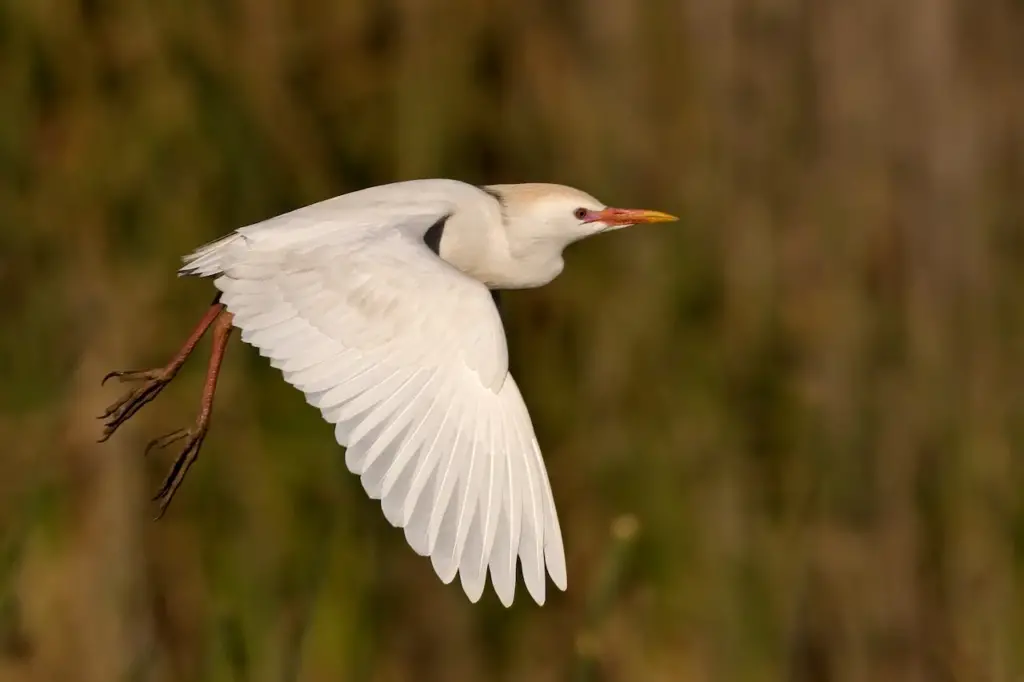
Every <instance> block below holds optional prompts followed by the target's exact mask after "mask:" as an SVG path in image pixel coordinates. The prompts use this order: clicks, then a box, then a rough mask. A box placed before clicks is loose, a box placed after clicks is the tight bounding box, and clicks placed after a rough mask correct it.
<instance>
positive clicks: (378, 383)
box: [101, 180, 676, 606]
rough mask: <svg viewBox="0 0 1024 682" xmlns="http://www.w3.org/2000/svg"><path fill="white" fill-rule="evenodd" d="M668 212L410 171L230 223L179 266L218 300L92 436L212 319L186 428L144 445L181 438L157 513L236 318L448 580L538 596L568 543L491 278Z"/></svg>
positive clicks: (147, 396)
mask: <svg viewBox="0 0 1024 682" xmlns="http://www.w3.org/2000/svg"><path fill="white" fill-rule="evenodd" d="M672 220H676V218H675V217H673V216H670V215H667V214H665V213H661V212H658V211H647V210H633V209H618V208H609V207H607V206H605V205H604V204H602V203H601V202H599V201H598V200H597V199H595V198H594V197H592V196H590V195H589V194H586V193H584V192H581V191H579V190H576V189H573V188H570V187H565V186H562V185H552V184H520V185H490V186H485V187H476V186H474V185H470V184H466V183H463V182H458V181H454V180H413V181H407V182H398V183H394V184H389V185H383V186H380V187H372V188H369V189H364V190H361V191H357V192H352V193H350V194H344V195H341V196H338V197H335V198H333V199H328V200H326V201H322V202H319V203H316V204H312V205H310V206H306V207H304V208H300V209H297V210H295V211H292V212H290V213H285V214H283V215H280V216H277V217H275V218H271V219H269V220H266V221H263V222H260V223H256V224H254V225H249V226H247V227H243V228H241V229H238V230H236V231H235V232H233V233H231V234H229V235H227V236H226V237H223V238H221V239H219V240H217V241H214V242H212V243H210V244H207V245H206V246H203V247H201V248H199V249H197V250H196V251H194V252H193V253H191V254H189V255H188V256H186V257H185V258H184V263H185V264H184V266H183V267H182V268H181V270H180V271H179V275H193V276H199V277H212V278H214V279H213V284H214V286H215V287H216V288H217V289H218V290H219V293H218V294H217V297H216V298H215V299H214V301H213V304H212V305H211V307H210V309H209V310H208V311H207V313H206V315H205V316H204V317H203V319H202V321H201V322H200V324H199V325H198V326H197V327H196V329H195V330H194V331H193V332H192V334H191V336H190V337H189V338H188V340H187V341H186V342H185V344H184V346H183V347H182V348H181V350H180V351H179V352H178V353H177V354H176V355H175V356H174V358H173V359H172V360H171V361H170V362H169V363H168V364H167V365H166V366H164V367H160V368H157V369H153V370H144V371H125V372H111V373H110V374H108V375H107V377H106V378H104V381H106V380H107V379H108V378H110V377H118V378H119V379H120V380H122V381H138V382H140V383H139V385H138V387H137V388H135V389H134V390H132V391H130V392H128V393H127V394H126V395H125V396H124V397H122V398H121V399H120V400H118V401H117V402H116V403H114V404H113V405H111V406H110V407H109V408H108V409H107V410H106V412H105V413H104V414H103V415H102V417H101V418H103V419H106V420H107V423H106V426H105V428H104V435H103V438H102V439H101V440H106V438H108V437H109V436H110V435H111V434H113V432H114V431H115V430H116V429H117V428H118V427H119V426H120V425H121V424H123V423H124V422H125V421H126V420H127V419H129V418H130V417H131V416H132V415H134V414H135V413H136V412H137V411H138V410H139V409H140V408H141V407H142V406H143V405H145V404H146V403H148V402H149V401H150V400H152V399H153V398H155V397H156V396H157V395H158V394H159V393H160V391H161V390H162V389H163V388H164V386H166V385H167V383H168V382H170V381H171V379H172V378H173V377H174V375H175V374H176V373H177V372H178V370H179V369H180V368H181V366H182V364H184V362H185V359H186V358H187V357H188V355H189V354H190V353H191V351H192V350H193V349H194V347H195V345H196V343H197V342H198V341H199V339H200V338H201V337H202V335H203V334H204V333H205V332H206V330H207V329H208V328H210V327H212V328H213V329H214V343H213V350H212V352H211V357H210V362H209V367H208V370H207V380H206V384H205V386H204V390H203V394H202V402H201V404H202V407H201V409H200V411H199V415H198V418H197V419H196V422H195V424H194V425H193V426H192V427H191V428H189V429H181V430H178V431H175V432H172V433H170V434H168V435H166V436H163V437H161V438H158V439H156V440H154V441H152V442H151V443H150V445H149V447H147V451H148V450H149V449H150V448H152V447H154V446H159V447H163V446H166V445H168V444H170V443H173V442H176V441H184V442H185V447H184V449H183V451H182V452H181V454H180V455H179V457H178V459H177V460H176V461H175V463H174V465H173V466H172V467H171V470H170V472H169V473H168V475H167V477H166V479H165V481H164V484H163V486H162V487H161V489H160V491H159V492H158V493H157V495H156V497H155V498H154V500H156V501H159V502H160V510H159V515H162V514H163V513H164V511H165V510H166V508H167V505H168V504H169V503H170V501H171V499H172V497H173V496H174V493H175V491H176V490H177V489H178V486H179V485H180V484H181V482H182V480H183V479H184V476H185V474H186V472H187V470H188V468H189V467H190V466H191V465H192V463H193V462H194V461H195V459H196V457H197V455H198V452H199V448H200V446H201V444H202V441H203V438H204V437H205V435H206V433H207V429H208V427H209V421H210V412H211V408H212V405H213V396H214V391H215V389H216V383H217V375H218V372H219V370H220V363H221V359H222V358H223V354H224V348H225V345H226V343H227V341H228V339H229V337H230V335H231V332H232V330H233V328H234V327H237V328H239V329H240V330H241V335H242V340H243V341H245V342H247V343H249V344H250V345H252V346H255V347H256V348H257V349H259V352H260V353H261V354H262V355H264V356H266V357H268V358H270V363H271V364H272V365H273V366H275V367H277V368H278V369H280V370H281V372H282V374H283V375H284V378H285V380H286V381H287V382H288V383H290V384H291V385H293V386H295V387H296V388H298V389H299V390H300V391H302V392H303V393H304V394H305V397H306V400H307V402H309V404H311V405H312V406H314V407H316V408H318V409H319V410H320V412H321V414H322V415H323V418H324V419H325V420H326V421H327V422H329V423H331V424H334V425H335V427H334V435H335V438H336V439H337V441H338V443H339V444H340V445H342V446H345V448H346V452H345V463H346V465H347V466H348V468H349V470H350V471H352V472H353V473H355V474H357V475H359V476H360V478H361V481H362V484H363V487H364V489H365V490H366V492H367V494H368V495H369V496H370V497H371V498H372V499H374V500H380V502H381V507H382V509H383V512H384V515H385V516H386V517H387V520H388V521H389V522H390V523H391V524H392V525H394V526H396V527H399V528H403V529H404V530H405V537H406V539H407V540H408V543H409V545H410V546H411V547H412V548H413V550H415V551H416V552H417V553H418V554H420V555H422V556H429V557H430V559H431V562H432V564H433V567H434V570H435V571H436V572H437V575H438V576H439V577H440V578H441V580H442V581H444V582H445V583H450V582H451V581H452V580H453V579H454V578H455V575H456V573H458V574H459V576H460V579H461V582H462V587H463V589H464V590H465V592H466V594H467V595H468V597H469V599H470V600H471V601H473V602H476V601H477V600H478V599H479V598H480V596H481V594H482V593H483V589H484V584H485V582H486V578H487V575H488V573H489V574H490V576H491V582H492V584H493V586H494V590H495V592H496V593H497V595H498V597H499V599H500V601H501V602H502V603H503V604H505V605H506V606H508V605H510V604H511V603H512V601H513V597H514V595H515V588H516V563H517V562H518V563H519V564H520V566H521V571H522V574H523V580H524V582H525V584H526V589H527V591H528V592H529V593H530V595H531V596H532V597H533V599H534V600H535V601H536V602H537V603H538V604H543V603H544V600H545V585H546V580H545V572H546V573H547V575H549V576H550V577H551V579H552V582H553V583H554V584H555V585H556V586H557V587H558V588H559V589H561V590H565V588H566V568H565V555H564V550H563V546H562V535H561V530H560V528H559V524H558V515H557V513H556V511H555V504H554V500H553V497H552V493H551V486H550V484H549V482H548V476H547V472H546V469H545V466H544V461H543V459H542V458H541V453H540V448H539V446H538V444H537V438H536V436H535V435H534V430H533V426H532V423H531V421H530V416H529V414H528V413H527V410H526V406H525V404H524V402H523V398H522V396H521V395H520V392H519V389H518V388H517V387H516V382H515V381H514V380H513V378H512V376H511V374H509V369H508V349H507V347H506V340H505V332H504V329H503V327H502V321H501V317H500V315H499V310H498V307H497V301H498V299H497V291H499V290H502V289H522V288H530V287H539V286H542V285H544V284H547V283H548V282H550V281H551V280H552V279H554V278H555V277H556V276H558V274H559V273H560V272H561V271H562V267H563V261H562V251H563V250H564V249H565V248H566V247H567V246H568V245H569V244H571V243H573V242H575V241H578V240H580V239H583V238H585V237H589V236H591V235H595V234H598V233H601V232H608V231H610V230H614V229H618V228H621V227H625V226H627V225H632V224H636V223H655V222H665V221H672ZM159 515H158V517H159Z"/></svg>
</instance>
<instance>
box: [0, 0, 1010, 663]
mask: <svg viewBox="0 0 1024 682" xmlns="http://www.w3.org/2000/svg"><path fill="white" fill-rule="evenodd" d="M0 93H2V94H0V101H2V104H0V441H2V443H3V446H2V453H3V454H2V457H0V682H6V681H8V680H10V681H30V680H31V681H35V680H55V681H65V680H67V681H76V682H77V681H79V680H80V681H82V682H94V681H95V682H111V681H120V680H126V681H128V680H131V681H136V680H138V681H150V680H152V681H163V680H167V681H171V680H211V681H214V682H220V681H229V680H238V681H244V680H253V681H277V680H281V681H290V680H311V681H316V680H380V681H402V680H424V681H427V682H430V681H438V682H441V681H452V682H460V681H463V680H467V681H468V680H507V681H512V680H531V681H532V680H538V681H555V680H573V681H579V682H584V681H595V682H597V681H607V682H617V681H626V680H628V681H631V682H632V681H640V680H645V681H646V680H654V681H669V680H679V681H683V682H688V681H704V680H740V681H748V680H749V681H755V680H757V681H760V680H765V681H768V680H792V681H797V682H842V681H851V682H852V681H871V682H888V681H896V680H900V681H903V680H910V681H916V680H919V681H932V680H936V681H954V680H955V681H959V682H967V681H974V680H993V681H999V680H1021V679H1024V584H1022V578H1024V495H1021V493H1020V492H1019V491H1020V489H1021V486H1022V485H1024V465H1022V462H1021V458H1020V456H1019V452H1020V449H1021V447H1022V445H1024V222H1022V221H1024V4H1022V2H1021V1H1020V0H900V1H899V2H893V1H892V0H732V1H730V2H723V1H722V0H642V1H635V2H628V1H626V0H557V1H556V0H547V1H544V0H495V1H493V2H487V1H485V0H430V1H428V0H343V1H342V2H331V1H330V0H293V1H292V2H288V1H286V0H217V1H210V2H197V1H191V2H189V1H182V2H166V3H147V2H136V1H135V0H5V1H4V2H2V3H0ZM429 176H441V177H455V178H460V179H464V180H467V181H470V182H476V183H483V182H519V181H550V182H559V183H566V184H571V185H576V186H579V187H582V188H585V189H586V190H587V191H589V192H591V193H593V194H595V195H597V196H598V197H600V198H601V199H602V200H603V201H606V202H608V203H610V204H618V205H626V206H639V207H649V208H656V209H661V210H665V211H668V212H671V213H674V214H677V215H679V216H681V218H682V220H681V222H680V223H678V224H675V225H667V226H652V227H649V228H643V229H637V230H636V231H631V230H626V231H622V232H617V233H615V234H611V235H606V236H603V237H600V238H597V239H593V240H590V241H588V242H585V243H582V244H579V245H576V246H573V247H571V249H570V250H569V252H568V254H567V268H566V271H565V273H564V274H563V275H562V276H561V277H560V278H559V279H558V280H556V281H555V282H554V283H553V284H551V285H550V286H548V287H546V288H543V289H540V290H535V291H520V292H512V293H510V294H508V295H506V296H505V299H504V303H505V318H506V324H507V327H508V333H509V339H510V345H511V364H512V369H513V372H514V373H515V374H516V376H517V378H518V380H519V383H520V385H521V387H522V390H523V392H524V394H525V397H526V399H527V402H528V404H529V405H530V407H531V411H532V413H533V416H534V421H535V424H536V427H537V430H538V433H539V436H540V440H541V443H542V447H543V449H544V452H545V456H546V459H547V462H548V466H549V470H550V476H551V482H552V485H553V488H554V491H555V496H556V500H557V503H558V508H559V512H560V516H561V525H562V529H563V532H564V536H565V542H566V549H567V554H568V562H569V591H568V592H567V593H565V594H561V593H556V594H555V596H553V597H552V598H550V600H549V602H548V603H547V604H546V605H545V606H544V607H543V608H538V607H537V606H536V605H534V604H532V603H530V602H529V600H528V599H523V598H521V599H520V600H518V601H517V603H516V604H515V605H514V607H513V608H511V609H510V610H506V609H504V608H502V607H501V606H500V604H499V603H498V601H497V599H496V598H495V596H494V595H493V593H492V592H491V591H490V589H488V591H487V593H486V594H485V597H484V599H483V600H482V602H481V603H479V604H477V605H472V604H470V603H468V601H467V600H466V598H465V596H464V595H463V594H462V592H461V589H460V588H459V587H458V585H457V584H456V585H452V586H444V585H442V584H441V583H440V581H438V580H437V578H436V577H435V575H434V573H433V571H432V569H431V567H430V564H429V562H428V561H427V560H424V559H420V558H419V557H416V556H415V555H414V554H413V553H412V552H411V551H410V550H409V549H408V547H407V546H406V544H405V541H404V538H403V537H402V535H401V533H400V532H397V531H395V530H393V529H392V528H390V526H388V524H387V522H386V521H385V520H384V518H383V515H382V514H381V513H380V511H379V506H378V505H377V503H373V502H371V501H369V500H368V499H366V497H365V495H364V493H363V491H362V489H361V487H360V485H359V481H358V479H357V478H356V477H354V476H351V475H349V474H348V473H347V471H346V470H345V468H344V463H343V458H342V456H341V453H340V452H339V448H338V447H337V446H336V445H335V444H334V441H333V438H332V432H331V429H330V427H329V426H327V425H326V424H324V423H322V422H321V421H320V418H319V414H318V413H317V411H316V410H314V409H312V408H309V407H308V406H307V405H306V404H305V403H304V401H303V399H302V396H301V395H300V394H299V392H298V391H295V390H294V389H292V388H290V387H289V386H287V385H286V384H285V383H284V382H283V381H281V380H280V376H279V374H278V373H277V372H276V371H275V370H272V369H271V368H270V367H269V366H268V365H267V363H266V362H264V361H263V360H262V359H261V358H259V357H258V356H257V355H256V353H255V352H254V351H253V350H252V349H251V348H249V347H247V346H243V345H241V344H238V343H235V344H234V345H233V346H232V348H231V349H230V351H229V353H228V356H227V360H226V366H225V370H224V373H223V375H222V383H221V385H220V391H219V402H218V404H217V407H216V410H215V413H214V420H213V428H212V431H211V434H210V436H209V438H208V440H207V442H206V446H205V448H204V451H203V455H202V457H201V458H200V459H199V462H198V463H197V464H196V466H195V467H193V468H192V473H191V474H190V476H189V478H188V480H187V482H186V484H185V486H184V487H183V489H182V491H181V493H180V494H179V495H178V497H177V499H176V501H175V504H174V505H172V507H171V509H170V511H169V514H168V516H167V517H166V518H165V519H164V520H163V521H161V522H160V523H153V522H152V521H151V518H152V515H153V513H154V511H155V509H154V508H153V506H152V505H151V504H150V503H149V502H148V500H149V497H150V495H151V494H152V493H153V492H154V491H155V488H156V487H157V485H158V484H159V482H160V480H161V478H162V476H163V474H164V472H165V470H166V467H167V465H168V464H169V462H170V460H171V457H172V455H173V453H157V454H154V455H151V456H150V457H148V458H144V457H143V455H142V451H143V447H144V445H145V443H146V442H147V441H148V440H149V439H150V438H152V437H154V436H157V435H159V434H161V433H164V432H166V431H168V430H170V429H173V428H175V427H178V426H184V425H187V424H189V423H191V420H192V419H193V418H194V415H195V410H196V408H197V398H198V395H199V391H200V385H201V380H202V374H203V371H204V361H203V360H202V359H199V357H198V356H197V358H196V359H194V360H193V361H192V362H191V363H190V364H189V365H187V366H186V369H185V371H184V372H183V373H182V375H180V377H179V379H178V380H177V381H176V382H175V383H174V384H172V386H171V387H170V388H169V389H168V390H167V391H166V392H165V393H164V394H163V395H162V396H161V398H160V400H159V401H158V402H156V403H154V404H152V405H150V406H149V407H147V408H145V410H143V412H141V413H140V415H139V416H138V418H137V419H135V420H133V421H132V422H131V423H130V424H129V425H128V426H127V427H125V428H124V429H122V430H121V431H120V432H118V433H117V435H116V436H115V437H114V438H113V439H112V440H111V441H110V442H108V443H106V444H104V445H102V446H100V445H97V444H96V439H97V437H98V436H99V435H100V432H101V423H100V422H98V421H97V420H96V419H95V417H96V415H97V414H99V413H100V412H101V411H102V409H103V408H104V407H105V406H106V404H108V403H109V402H111V401H113V400H114V399H115V397H117V395H118V394H119V387H110V386H107V387H105V388H102V389H101V387H100V385H99V380H100V378H101V377H102V376H103V374H104V373H106V372H107V371H108V370H113V369H126V368H135V367H146V366H151V365H157V364H162V363H163V362H165V361H166V360H167V359H168V357H169V355H170V354H171V353H172V352H173V351H174V350H175V349H176V348H177V347H178V345H179V344H180V342H181V341H182V340H183V338H184V336H185V335H186V334H187V332H188V330H189V329H191V326H192V325H193V324H194V323H195V322H196V321H197V319H198V317H199V316H200V315H201V314H202V312H203V311H204V310H205V309H206V306H207V304H208V302H209V300H210V297H211V293H212V289H211V286H210V284H209V283H208V282H204V281H200V280H191V279H190V280H179V279H177V278H176V277H175V276H174V273H175V270H176V268H177V267H178V264H179V257H180V256H181V255H182V254H184V253H187V252H188V251H190V250H191V249H192V248H193V247H195V246H196V245H199V244H201V243H203V242H205V241H207V240H209V239H211V238H214V237H216V236H219V235H221V234H224V233H226V232H228V231H230V230H232V229H234V228H236V227H238V226H241V225H244V224H247V223H251V222H255V221H258V220H261V219H264V218H267V217H270V216H273V215H276V214H278V213H281V212H283V211H286V210H289V209H292V208H295V207H298V206H300V205H303V204H306V203H310V202H313V201H315V200H319V199H323V198H326V197H329V196H333V195H336V194H340V193H343V192H347V191H351V190H354V189H358V188H361V187H364V186H367V185H372V184H378V183H384V182H390V181H393V180H398V179H408V178H416V177H429ZM207 343H208V340H207V342H206V343H204V344H203V346H202V347H201V348H200V354H205V352H206V348H207V347H208V346H207V345H206V344H207ZM522 594H523V595H525V593H522Z"/></svg>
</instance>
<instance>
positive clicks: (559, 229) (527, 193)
mask: <svg viewBox="0 0 1024 682" xmlns="http://www.w3.org/2000/svg"><path fill="white" fill-rule="evenodd" d="M486 189H487V190H488V191H491V192H492V193H493V194H494V196H495V197H496V198H497V199H498V201H499V202H500V203H501V205H502V210H503V212H504V217H505V221H506V226H507V229H508V230H509V231H510V233H512V234H511V235H510V236H513V237H519V236H521V237H526V239H525V240H524V241H527V242H552V243H554V244H556V245H559V246H560V247H561V248H564V247H565V246H568V245H569V244H571V243H573V242H575V241H579V240H580V239H584V238H586V237H590V236H592V235H595V234H600V233H601V232H609V231H611V230H618V229H620V228H623V227H629V226H630V225H639V224H644V223H664V222H670V221H674V220H678V218H676V217H675V216H672V215H669V214H667V213H662V212H661V211H651V210H646V209H634V208H614V207H611V206H606V205H604V204H603V203H601V202H600V201H598V200H597V199H595V198H594V197H592V196H591V195H589V194H587V193H586V192H583V191H580V190H578V189H575V188H572V187H566V186H564V185H551V184H542V183H528V184H519V185H491V186H489V187H487V188H486Z"/></svg>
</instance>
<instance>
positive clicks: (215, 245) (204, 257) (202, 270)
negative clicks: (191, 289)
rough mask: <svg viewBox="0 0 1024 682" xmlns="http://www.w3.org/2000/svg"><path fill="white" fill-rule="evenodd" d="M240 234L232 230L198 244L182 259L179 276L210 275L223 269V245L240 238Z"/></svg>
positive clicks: (232, 242)
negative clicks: (206, 242) (210, 240)
mask: <svg viewBox="0 0 1024 682" xmlns="http://www.w3.org/2000/svg"><path fill="white" fill-rule="evenodd" d="M242 238H243V237H242V235H240V234H238V233H237V232H233V233H231V234H229V235H227V236H225V237H221V238H220V239H217V240H214V241H212V242H209V243H208V244H204V245H203V246H200V247H199V248H198V249H196V250H195V251H193V252H192V253H190V254H188V255H187V256H185V257H184V258H182V261H183V262H184V265H182V266H181V269H179V270H178V276H179V277H212V276H213V275H219V274H220V273H222V272H223V271H224V264H223V263H222V256H223V255H224V251H225V247H228V246H230V245H231V244H234V243H235V242H237V241H238V240H240V239H242Z"/></svg>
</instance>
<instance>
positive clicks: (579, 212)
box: [572, 208, 590, 220]
mask: <svg viewBox="0 0 1024 682" xmlns="http://www.w3.org/2000/svg"><path fill="white" fill-rule="evenodd" d="M589 213H590V211H588V210H587V209H585V208H577V209H576V210H575V211H573V212H572V214H573V215H574V216H576V220H583V219H584V218H586V217H587V215H588V214H589Z"/></svg>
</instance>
